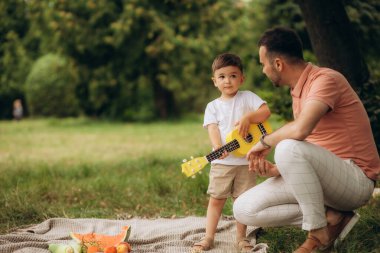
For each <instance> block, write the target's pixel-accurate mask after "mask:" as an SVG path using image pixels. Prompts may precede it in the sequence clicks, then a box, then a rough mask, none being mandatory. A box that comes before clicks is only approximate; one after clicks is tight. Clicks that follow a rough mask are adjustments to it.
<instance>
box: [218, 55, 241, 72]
mask: <svg viewBox="0 0 380 253" xmlns="http://www.w3.org/2000/svg"><path fill="white" fill-rule="evenodd" d="M227 66H235V67H238V68H239V69H240V71H241V72H242V73H243V64H242V62H241V59H240V57H239V56H237V55H235V54H231V53H223V54H220V55H218V56H217V57H216V58H215V59H214V62H213V63H212V66H211V69H212V73H213V74H214V73H215V71H216V70H218V69H221V68H224V67H227Z"/></svg>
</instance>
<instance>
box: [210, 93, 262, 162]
mask: <svg viewBox="0 0 380 253" xmlns="http://www.w3.org/2000/svg"><path fill="white" fill-rule="evenodd" d="M265 103H266V102H265V101H264V100H262V99H261V98H260V97H259V96H257V95H256V94H255V93H253V92H251V91H238V92H237V93H236V95H235V96H234V97H233V98H231V99H229V100H222V99H220V98H217V99H215V100H213V101H211V102H210V103H208V104H207V106H206V110H205V115H204V121H203V127H204V128H207V126H208V125H209V124H214V123H215V124H217V125H218V127H219V131H220V135H221V136H220V137H221V138H222V144H223V145H224V144H226V136H227V134H228V133H230V132H231V131H233V130H234V129H235V123H236V122H237V121H239V120H240V119H241V117H242V116H243V115H244V114H246V113H247V112H252V111H256V110H257V109H259V108H260V106H261V105H262V104H265ZM211 163H219V164H225V165H247V164H248V161H247V159H246V158H245V157H236V156H234V155H232V154H229V155H228V156H227V157H226V158H224V159H216V160H214V161H212V162H211Z"/></svg>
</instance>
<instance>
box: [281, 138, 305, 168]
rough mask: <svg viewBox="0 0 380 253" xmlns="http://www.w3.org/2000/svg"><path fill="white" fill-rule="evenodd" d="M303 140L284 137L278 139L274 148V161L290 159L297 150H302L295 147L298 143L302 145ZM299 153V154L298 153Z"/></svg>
mask: <svg viewBox="0 0 380 253" xmlns="http://www.w3.org/2000/svg"><path fill="white" fill-rule="evenodd" d="M302 143H304V142H303V141H298V140H293V139H285V140H282V141H280V142H279V143H278V144H277V146H276V149H275V154H274V160H275V162H276V163H278V162H280V161H283V160H289V159H290V160H292V159H293V157H294V156H295V155H297V154H298V153H299V152H298V151H301V152H302V148H301V149H299V148H297V147H298V146H299V145H302ZM298 155H299V154H298Z"/></svg>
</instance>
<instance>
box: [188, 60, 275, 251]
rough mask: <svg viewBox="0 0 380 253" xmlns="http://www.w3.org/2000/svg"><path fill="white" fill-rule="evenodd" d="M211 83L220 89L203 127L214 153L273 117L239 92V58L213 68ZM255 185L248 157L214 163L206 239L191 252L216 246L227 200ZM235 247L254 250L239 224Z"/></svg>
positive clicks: (253, 96)
mask: <svg viewBox="0 0 380 253" xmlns="http://www.w3.org/2000/svg"><path fill="white" fill-rule="evenodd" d="M212 73H213V77H212V80H213V82H214V85H215V87H217V88H218V89H219V91H220V92H221V95H220V97H219V98H217V99H215V100H213V101H211V102H210V103H208V105H207V107H206V111H205V115H204V123H203V126H204V127H205V128H207V130H208V134H209V137H210V140H211V144H212V147H213V149H214V150H215V149H218V148H220V147H221V146H223V145H224V144H226V142H225V139H226V136H227V134H228V133H229V132H231V131H233V130H234V129H235V128H237V129H238V131H239V134H240V135H241V136H243V137H245V136H247V134H248V130H249V126H250V124H252V123H260V122H263V121H264V120H266V119H267V118H268V117H269V116H270V111H269V108H268V106H267V105H266V102H265V101H263V100H262V99H261V98H260V97H259V96H257V95H256V94H254V93H252V92H250V91H239V87H240V86H241V85H242V84H243V82H244V75H243V66H242V63H241V60H240V58H239V57H238V56H236V55H234V54H230V53H224V54H221V55H219V56H217V57H216V58H215V60H214V62H213V64H212ZM255 184H256V176H255V174H253V173H252V172H249V171H248V161H247V159H246V158H245V157H236V156H234V155H232V154H228V153H227V151H225V152H224V154H223V155H222V157H220V158H219V159H217V160H214V161H212V163H211V170H210V183H209V187H208V191H207V193H208V194H209V195H210V199H209V204H208V208H207V221H206V236H205V237H204V238H202V239H201V240H200V241H199V242H197V243H195V244H194V246H193V248H192V252H199V251H203V250H209V249H211V248H212V247H213V246H214V237H215V233H216V228H217V225H218V221H219V218H220V216H221V213H222V210H223V207H224V204H225V202H226V200H227V198H228V197H230V196H231V197H232V198H233V199H236V198H237V197H238V196H239V195H240V194H242V193H243V192H244V191H246V190H248V189H250V188H252V187H253V186H255ZM236 225H237V227H236V229H237V235H236V247H237V249H238V250H239V252H250V250H252V248H253V246H252V245H251V244H250V243H249V240H248V239H247V238H246V231H247V226H246V225H243V224H240V223H238V222H237V224H236Z"/></svg>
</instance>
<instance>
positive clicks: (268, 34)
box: [258, 27, 304, 61]
mask: <svg viewBox="0 0 380 253" xmlns="http://www.w3.org/2000/svg"><path fill="white" fill-rule="evenodd" d="M258 46H259V47H260V46H265V47H266V49H267V52H268V56H269V57H273V56H276V55H282V56H285V57H287V58H288V59H289V60H293V61H300V60H304V58H303V51H302V42H301V39H300V37H299V36H298V35H297V33H296V32H295V31H294V30H292V29H290V28H286V27H274V28H272V29H269V30H266V31H265V32H264V34H263V35H262V36H261V38H260V40H259V42H258Z"/></svg>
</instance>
